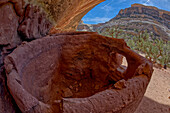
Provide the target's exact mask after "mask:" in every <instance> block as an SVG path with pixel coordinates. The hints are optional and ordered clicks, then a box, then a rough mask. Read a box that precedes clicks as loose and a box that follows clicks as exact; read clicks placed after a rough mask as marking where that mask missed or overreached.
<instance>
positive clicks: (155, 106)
mask: <svg viewBox="0 0 170 113" xmlns="http://www.w3.org/2000/svg"><path fill="white" fill-rule="evenodd" d="M135 113H170V68H168V69H167V70H165V69H158V68H154V72H153V75H152V78H151V81H150V83H149V85H148V88H147V90H146V93H145V95H144V97H143V99H142V102H141V103H140V105H139V107H138V108H137V110H136V112H135Z"/></svg>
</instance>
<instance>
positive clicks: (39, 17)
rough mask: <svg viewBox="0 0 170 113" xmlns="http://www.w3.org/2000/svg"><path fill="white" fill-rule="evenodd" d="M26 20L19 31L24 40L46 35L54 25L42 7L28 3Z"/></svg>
mask: <svg viewBox="0 0 170 113" xmlns="http://www.w3.org/2000/svg"><path fill="white" fill-rule="evenodd" d="M25 10H26V12H25V15H24V20H23V21H22V22H21V24H20V25H19V28H18V33H19V34H20V36H21V38H22V39H24V40H31V39H37V38H41V37H43V36H46V35H47V34H48V32H49V30H50V28H51V27H52V23H51V22H50V21H49V20H48V19H47V17H46V15H45V14H44V13H43V11H41V10H40V8H38V7H36V6H32V5H27V7H26V9H25Z"/></svg>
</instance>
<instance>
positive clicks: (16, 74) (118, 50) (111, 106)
mask: <svg viewBox="0 0 170 113" xmlns="http://www.w3.org/2000/svg"><path fill="white" fill-rule="evenodd" d="M119 54H121V55H123V56H125V57H126V59H127V62H128V67H127V68H123V67H122V66H121V65H120V62H119V61H118V58H119V57H118V55H119ZM5 68H6V74H7V84H8V88H9V90H10V93H11V94H12V96H13V98H14V99H15V101H16V103H17V105H18V106H19V108H20V109H21V111H22V112H28V113H32V112H35V113H39V112H43V113H56V112H58V113H61V112H64V113H70V112H74V113H79V112H83V113H88V112H93V113H99V112H112V111H114V112H118V111H122V113H124V112H125V111H126V113H132V112H134V110H135V109H136V107H137V106H138V104H139V102H140V100H141V98H142V97H143V95H144V92H145V90H146V87H147V85H148V83H149V80H150V77H151V75H152V71H153V70H152V64H151V63H150V62H149V61H148V60H146V59H145V58H143V57H142V56H139V55H138V54H136V53H135V52H133V51H132V50H130V49H129V47H127V45H126V43H125V42H124V41H123V40H122V39H113V38H108V37H104V36H101V35H98V34H96V33H88V32H70V33H63V34H56V35H51V36H46V37H44V38H42V39H38V40H35V41H32V42H30V43H24V44H22V45H21V46H19V47H18V48H17V49H15V50H14V52H13V53H12V54H10V55H8V56H7V57H6V59H5ZM122 106H123V107H122ZM126 106H129V107H126ZM127 111H128V112H127Z"/></svg>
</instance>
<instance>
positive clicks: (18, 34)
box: [0, 0, 104, 113]
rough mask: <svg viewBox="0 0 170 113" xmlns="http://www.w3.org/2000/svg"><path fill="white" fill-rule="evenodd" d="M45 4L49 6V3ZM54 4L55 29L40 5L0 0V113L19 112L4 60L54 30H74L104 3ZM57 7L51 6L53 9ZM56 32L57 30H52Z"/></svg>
mask: <svg viewBox="0 0 170 113" xmlns="http://www.w3.org/2000/svg"><path fill="white" fill-rule="evenodd" d="M29 1H30V0H29ZM37 1H38V0H37ZM42 1H45V2H46V0H42ZM51 1H52V2H51V3H54V2H55V4H54V5H55V6H56V5H57V6H58V7H56V8H57V9H55V10H54V11H53V13H52V15H53V14H54V17H55V25H54V22H52V21H50V19H49V18H48V17H49V16H48V15H47V13H46V11H45V10H44V9H43V7H40V6H39V5H37V4H32V3H30V2H28V1H26V0H0V113H15V112H17V113H19V112H20V110H19V109H18V107H17V105H16V104H15V101H14V100H13V98H12V97H11V95H10V93H9V92H8V88H7V85H6V84H7V83H6V76H5V72H4V67H3V64H4V62H3V60H4V58H5V56H6V55H8V54H9V53H11V52H12V51H13V50H14V49H15V48H16V47H17V46H18V45H20V44H21V43H22V42H23V41H31V40H35V39H37V38H41V37H43V36H46V35H47V34H48V33H49V31H50V29H51V28H52V27H54V26H56V27H55V28H59V29H69V30H70V29H72V30H75V28H76V26H77V25H78V22H79V21H80V20H81V18H82V17H83V16H84V15H85V14H86V13H87V12H88V11H89V10H90V9H92V8H93V7H94V6H95V5H97V4H98V3H100V2H102V1H104V0H87V1H86V0H81V1H80V0H76V1H75V0H71V1H70V2H68V1H69V0H51ZM73 5H74V7H73ZM49 6H50V5H49ZM55 6H53V5H51V6H50V7H55ZM81 9H82V10H81ZM74 13H75V14H74ZM53 31H55V30H54V29H53ZM60 31H61V30H60Z"/></svg>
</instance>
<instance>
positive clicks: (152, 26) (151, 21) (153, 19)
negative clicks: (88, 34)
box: [78, 4, 170, 40]
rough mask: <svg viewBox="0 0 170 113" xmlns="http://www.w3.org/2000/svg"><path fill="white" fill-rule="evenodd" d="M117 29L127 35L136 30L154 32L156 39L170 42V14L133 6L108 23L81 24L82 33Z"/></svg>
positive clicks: (154, 8)
mask: <svg viewBox="0 0 170 113" xmlns="http://www.w3.org/2000/svg"><path fill="white" fill-rule="evenodd" d="M111 27H116V28H120V29H122V30H124V31H126V32H127V33H130V34H131V33H137V32H135V31H136V30H137V31H138V32H139V31H144V30H147V31H148V32H152V33H153V34H154V36H155V37H157V38H162V39H163V40H170V12H169V11H164V10H161V9H158V8H156V7H152V6H144V5H141V4H132V5H131V7H129V8H126V9H122V10H120V11H119V13H118V15H117V16H116V17H114V18H113V19H111V20H110V21H108V22H106V23H100V24H97V25H88V24H83V23H81V24H80V25H79V26H78V30H80V31H95V32H96V31H97V32H100V33H101V32H103V31H104V30H105V29H106V28H111Z"/></svg>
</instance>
